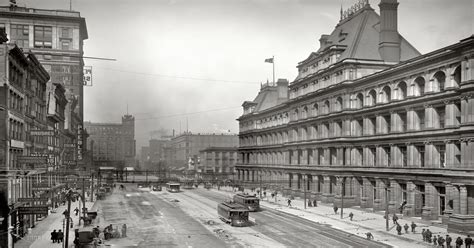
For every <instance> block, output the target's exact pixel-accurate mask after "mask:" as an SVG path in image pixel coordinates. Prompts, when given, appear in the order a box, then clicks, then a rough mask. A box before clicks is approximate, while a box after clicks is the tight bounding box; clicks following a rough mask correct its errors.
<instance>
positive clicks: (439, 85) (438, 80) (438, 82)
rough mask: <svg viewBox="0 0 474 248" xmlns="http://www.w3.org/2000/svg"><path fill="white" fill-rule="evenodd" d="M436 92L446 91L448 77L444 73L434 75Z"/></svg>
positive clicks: (439, 72)
mask: <svg viewBox="0 0 474 248" xmlns="http://www.w3.org/2000/svg"><path fill="white" fill-rule="evenodd" d="M433 80H434V82H433V88H434V91H438V92H440V91H444V84H445V83H446V75H445V74H444V72H442V71H438V72H436V73H435V74H434V75H433Z"/></svg>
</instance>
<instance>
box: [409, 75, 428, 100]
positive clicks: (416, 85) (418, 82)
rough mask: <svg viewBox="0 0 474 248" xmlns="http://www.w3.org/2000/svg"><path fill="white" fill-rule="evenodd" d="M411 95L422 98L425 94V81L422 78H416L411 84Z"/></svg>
mask: <svg viewBox="0 0 474 248" xmlns="http://www.w3.org/2000/svg"><path fill="white" fill-rule="evenodd" d="M412 87H413V95H414V96H423V95H424V94H425V79H424V78H423V77H417V78H416V79H415V81H413V84H412Z"/></svg>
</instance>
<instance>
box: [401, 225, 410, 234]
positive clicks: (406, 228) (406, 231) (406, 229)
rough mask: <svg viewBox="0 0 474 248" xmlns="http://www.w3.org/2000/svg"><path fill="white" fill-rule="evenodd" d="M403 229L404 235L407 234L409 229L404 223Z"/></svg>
mask: <svg viewBox="0 0 474 248" xmlns="http://www.w3.org/2000/svg"><path fill="white" fill-rule="evenodd" d="M403 228H404V229H405V233H408V228H410V227H409V226H408V224H407V223H405V225H404V226H403Z"/></svg>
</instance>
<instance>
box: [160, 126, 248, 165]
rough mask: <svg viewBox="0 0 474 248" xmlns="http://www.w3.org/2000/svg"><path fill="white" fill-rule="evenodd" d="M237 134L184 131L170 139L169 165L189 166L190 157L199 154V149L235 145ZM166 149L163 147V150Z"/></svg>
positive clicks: (236, 143)
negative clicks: (170, 153) (170, 156)
mask: <svg viewBox="0 0 474 248" xmlns="http://www.w3.org/2000/svg"><path fill="white" fill-rule="evenodd" d="M238 142H239V139H238V136H237V135H235V134H205V133H197V134H194V133H191V132H184V133H182V134H179V135H178V136H175V137H173V138H172V139H171V143H170V145H171V148H172V153H173V155H172V158H171V161H170V162H169V165H170V166H171V167H174V168H181V167H185V168H187V169H192V170H195V168H188V167H189V166H190V163H189V161H190V159H191V158H193V157H197V156H199V153H200V151H201V150H204V149H205V148H207V147H236V146H238ZM166 150H168V149H165V151H166Z"/></svg>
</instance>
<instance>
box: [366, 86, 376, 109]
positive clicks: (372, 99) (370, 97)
mask: <svg viewBox="0 0 474 248" xmlns="http://www.w3.org/2000/svg"><path fill="white" fill-rule="evenodd" d="M376 99H377V93H376V92H375V90H374V89H372V90H370V91H369V93H368V94H367V99H366V103H365V105H366V106H374V105H375V103H376Z"/></svg>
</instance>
